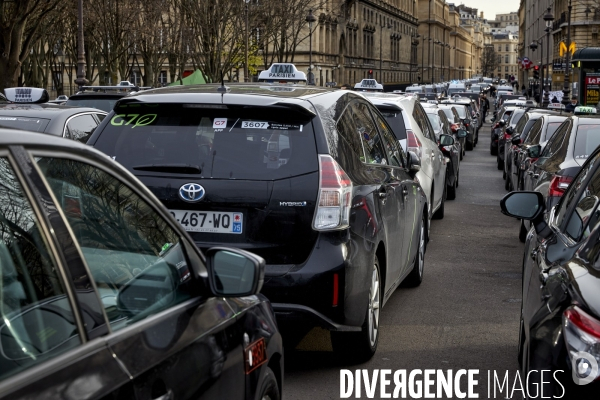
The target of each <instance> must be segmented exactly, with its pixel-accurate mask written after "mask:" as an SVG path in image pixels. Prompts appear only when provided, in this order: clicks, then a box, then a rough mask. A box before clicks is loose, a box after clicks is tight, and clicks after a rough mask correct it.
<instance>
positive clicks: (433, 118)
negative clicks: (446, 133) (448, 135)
mask: <svg viewBox="0 0 600 400" xmlns="http://www.w3.org/2000/svg"><path fill="white" fill-rule="evenodd" d="M427 118H429V122H431V126H432V127H433V130H434V131H436V132H437V131H439V130H440V129H441V127H442V126H441V123H440V116H439V115H437V114H429V113H427Z"/></svg>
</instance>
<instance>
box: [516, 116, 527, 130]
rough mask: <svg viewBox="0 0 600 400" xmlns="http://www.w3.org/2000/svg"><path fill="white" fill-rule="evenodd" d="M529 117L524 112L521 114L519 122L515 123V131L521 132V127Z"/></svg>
mask: <svg viewBox="0 0 600 400" xmlns="http://www.w3.org/2000/svg"><path fill="white" fill-rule="evenodd" d="M528 119H529V117H528V115H527V114H525V115H524V116H523V118H521V119H519V122H517V124H516V125H515V130H514V132H515V133H523V128H524V127H525V124H526V123H527V120H528Z"/></svg>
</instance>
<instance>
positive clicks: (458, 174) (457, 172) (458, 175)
mask: <svg viewBox="0 0 600 400" xmlns="http://www.w3.org/2000/svg"><path fill="white" fill-rule="evenodd" d="M458 178H460V168H459V169H457V170H456V187H458V181H459V179H458Z"/></svg>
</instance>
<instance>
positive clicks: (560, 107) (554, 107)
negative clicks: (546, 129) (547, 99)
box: [548, 103, 565, 110]
mask: <svg viewBox="0 0 600 400" xmlns="http://www.w3.org/2000/svg"><path fill="white" fill-rule="evenodd" d="M548 108H549V109H551V110H564V109H565V105H564V104H562V103H550V104H548Z"/></svg>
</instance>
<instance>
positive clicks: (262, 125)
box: [242, 121, 269, 129]
mask: <svg viewBox="0 0 600 400" xmlns="http://www.w3.org/2000/svg"><path fill="white" fill-rule="evenodd" d="M268 127H269V123H268V122H259V121H242V128H244V129H267V128H268Z"/></svg>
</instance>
